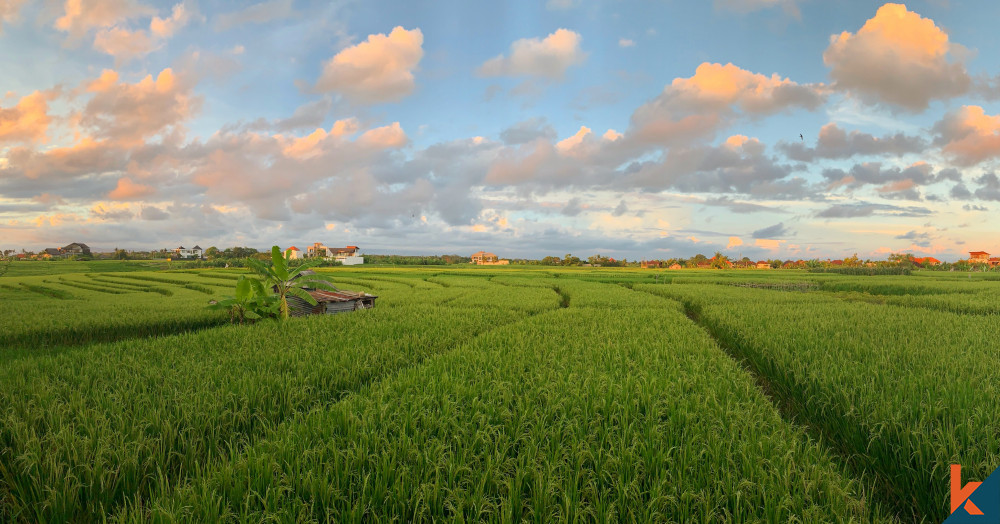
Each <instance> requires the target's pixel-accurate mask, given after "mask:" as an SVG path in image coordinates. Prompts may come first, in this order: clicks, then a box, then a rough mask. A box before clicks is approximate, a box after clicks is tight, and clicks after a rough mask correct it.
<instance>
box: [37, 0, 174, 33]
mask: <svg viewBox="0 0 1000 524" xmlns="http://www.w3.org/2000/svg"><path fill="white" fill-rule="evenodd" d="M155 13H156V10H155V9H153V8H152V7H149V6H146V5H142V4H140V3H138V2H134V1H132V0H66V3H65V4H64V5H63V16H61V17H60V18H59V19H57V20H56V23H55V27H56V29H59V30H60V31H64V32H67V33H69V34H70V37H72V38H79V37H81V36H83V35H84V34H86V33H87V32H88V31H90V30H91V29H95V28H105V27H112V26H114V25H116V24H118V23H119V22H123V21H125V20H129V19H132V18H136V17H140V16H152V15H154V14H155Z"/></svg>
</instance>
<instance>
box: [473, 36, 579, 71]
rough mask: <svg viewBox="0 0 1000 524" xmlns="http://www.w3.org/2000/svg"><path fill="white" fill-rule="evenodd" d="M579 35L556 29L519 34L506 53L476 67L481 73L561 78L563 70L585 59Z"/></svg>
mask: <svg viewBox="0 0 1000 524" xmlns="http://www.w3.org/2000/svg"><path fill="white" fill-rule="evenodd" d="M582 40H583V37H581V36H580V34H579V33H576V32H574V31H570V30H568V29H557V30H556V31H555V32H554V33H552V34H550V35H548V36H546V37H545V38H542V39H539V38H522V39H520V40H517V41H515V42H514V43H513V44H511V45H510V55H509V56H506V57H505V56H504V55H502V54H501V55H498V56H496V57H493V58H491V59H489V60H487V61H486V62H485V63H483V65H482V66H480V67H479V74H480V75H482V76H539V77H545V78H551V79H561V78H562V77H563V76H564V75H565V74H566V70H567V69H569V68H570V67H572V66H574V65H579V64H582V63H583V62H584V60H586V59H587V54H586V53H584V52H583V50H581V49H580V42H581V41H582Z"/></svg>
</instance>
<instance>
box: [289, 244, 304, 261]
mask: <svg viewBox="0 0 1000 524" xmlns="http://www.w3.org/2000/svg"><path fill="white" fill-rule="evenodd" d="M285 256H286V257H288V258H289V259H291V260H298V259H300V258H302V250H300V249H299V248H297V247H295V246H292V247H290V248H288V249H286V250H285Z"/></svg>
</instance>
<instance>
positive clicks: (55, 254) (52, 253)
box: [39, 247, 62, 258]
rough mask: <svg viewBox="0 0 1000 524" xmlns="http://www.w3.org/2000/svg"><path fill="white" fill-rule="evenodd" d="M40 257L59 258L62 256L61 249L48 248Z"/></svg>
mask: <svg viewBox="0 0 1000 524" xmlns="http://www.w3.org/2000/svg"><path fill="white" fill-rule="evenodd" d="M39 256H41V257H43V258H52V257H58V256H62V251H60V250H59V249H57V248H54V247H47V248H45V250H44V251H42V252H41V253H39Z"/></svg>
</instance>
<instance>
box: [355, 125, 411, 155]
mask: <svg viewBox="0 0 1000 524" xmlns="http://www.w3.org/2000/svg"><path fill="white" fill-rule="evenodd" d="M408 140H409V139H408V138H407V137H406V133H405V132H403V128H402V127H400V126H399V122H393V123H392V124H390V125H387V126H382V127H376V128H375V129H369V130H368V131H365V132H364V133H363V134H362V135H361V136H360V137H358V143H359V144H363V145H366V146H371V147H377V148H386V149H388V148H397V147H402V146H404V145H406V142H407V141H408Z"/></svg>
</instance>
